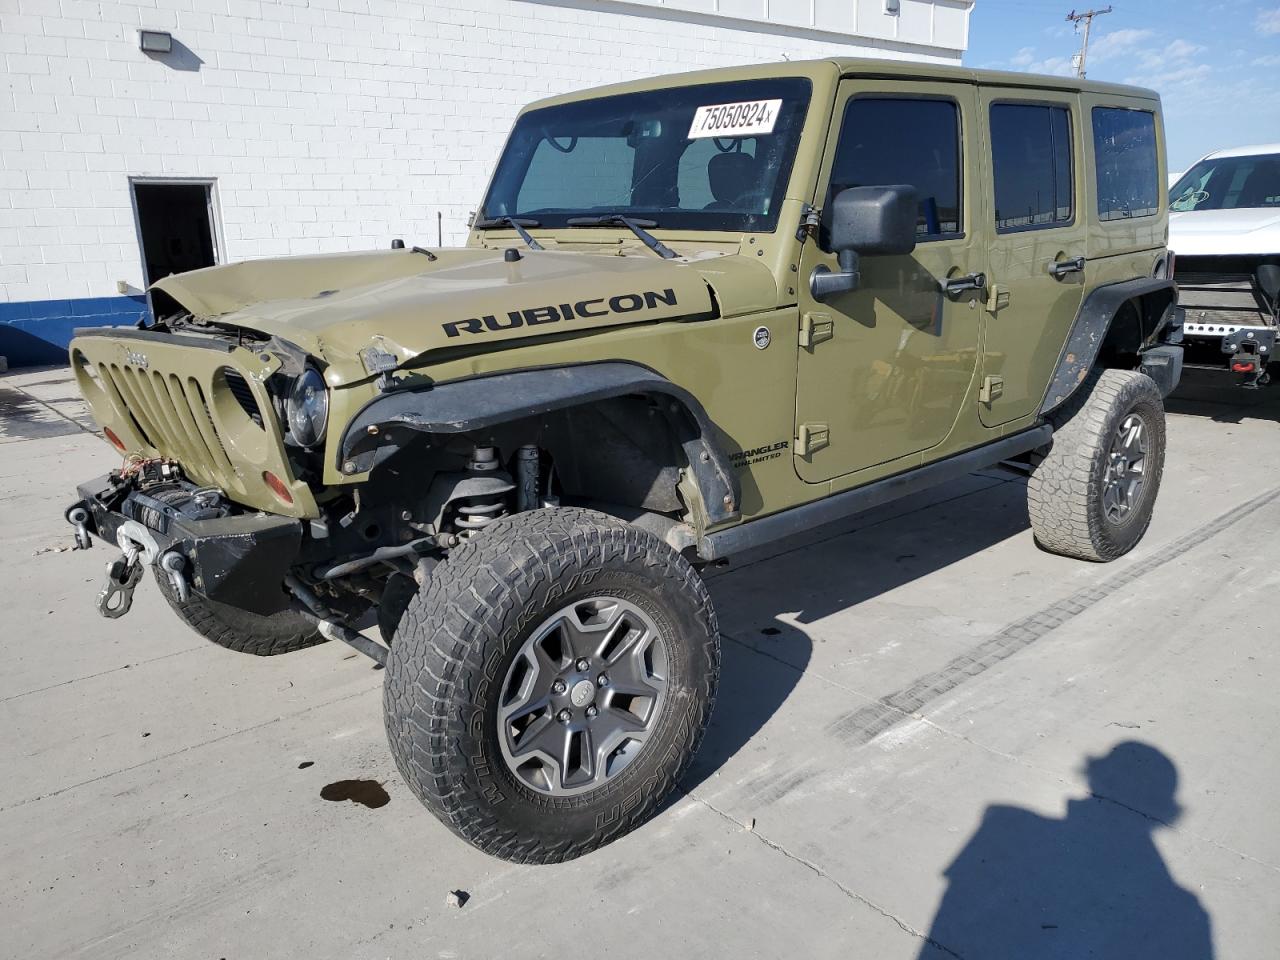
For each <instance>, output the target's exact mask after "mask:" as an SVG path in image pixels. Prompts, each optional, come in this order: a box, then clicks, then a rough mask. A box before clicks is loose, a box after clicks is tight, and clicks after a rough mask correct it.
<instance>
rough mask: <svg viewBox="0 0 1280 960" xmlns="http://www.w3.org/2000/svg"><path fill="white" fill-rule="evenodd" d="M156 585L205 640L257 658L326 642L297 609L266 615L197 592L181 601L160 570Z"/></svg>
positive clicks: (312, 621) (184, 619)
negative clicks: (220, 601) (232, 605)
mask: <svg viewBox="0 0 1280 960" xmlns="http://www.w3.org/2000/svg"><path fill="white" fill-rule="evenodd" d="M156 585H157V586H158V587H159V588H160V593H161V594H162V595H163V596H164V598H165V600H167V601H168V603H169V606H171V607H172V608H173V612H174V613H176V614H177V615H178V618H179V619H180V620H182V622H183V623H185V624H186V625H187V626H189V627H190V628H191V629H192V630H194V631H195V632H196V633H198V634H200V636H202V637H204V638H205V639H206V640H210V641H212V642H213V643H216V644H217V645H218V646H220V647H226V648H227V649H228V650H235V651H236V652H237V653H249V654H253V656H255V657H274V656H276V655H278V654H281V653H292V652H293V651H295V650H302V649H304V648H306V647H314V646H315V645H316V644H318V643H324V642H325V638H324V637H323V636H322V635H321V634H320V631H319V630H317V629H316V624H315V621H314V620H311V619H308V618H307V617H306V616H304V615H303V614H301V613H299V612H297V611H295V610H281V611H279V612H278V613H273V614H271V615H269V616H263V615H261V614H257V613H250V612H249V611H247V610H240V609H239V608H237V607H231V606H228V605H227V604H225V603H218V602H217V601H216V600H210V599H208V598H207V597H202V596H200V595H199V594H198V593H192V594H190V595H189V596H188V597H187V599H186V600H179V599H178V595H177V594H176V593H175V592H174V590H173V586H172V584H170V583H169V578H168V577H167V576H164V575H163V574H160V573H157V574H156Z"/></svg>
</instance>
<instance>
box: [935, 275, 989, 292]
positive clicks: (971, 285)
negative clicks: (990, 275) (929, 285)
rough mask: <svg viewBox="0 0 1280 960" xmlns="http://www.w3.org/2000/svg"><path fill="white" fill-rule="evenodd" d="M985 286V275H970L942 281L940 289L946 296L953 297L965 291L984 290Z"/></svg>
mask: <svg viewBox="0 0 1280 960" xmlns="http://www.w3.org/2000/svg"><path fill="white" fill-rule="evenodd" d="M986 286H987V275H986V274H985V273H970V274H966V275H965V276H963V277H953V278H951V279H950V280H946V281H944V282H943V284H942V289H943V290H945V291H946V293H947V296H949V297H955V296H958V295H960V294H962V293H964V292H965V291H966V290H984V289H986Z"/></svg>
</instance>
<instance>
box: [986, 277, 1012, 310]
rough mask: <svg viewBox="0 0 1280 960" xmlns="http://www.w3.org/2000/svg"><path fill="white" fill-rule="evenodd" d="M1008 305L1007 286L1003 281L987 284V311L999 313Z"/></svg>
mask: <svg viewBox="0 0 1280 960" xmlns="http://www.w3.org/2000/svg"><path fill="white" fill-rule="evenodd" d="M1008 305H1009V287H1008V286H1007V285H1006V284H1003V283H992V284H989V285H988V286H987V313H999V312H1000V311H1001V310H1003V309H1004V308H1005V307H1007V306H1008Z"/></svg>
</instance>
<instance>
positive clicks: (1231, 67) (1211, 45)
mask: <svg viewBox="0 0 1280 960" xmlns="http://www.w3.org/2000/svg"><path fill="white" fill-rule="evenodd" d="M1107 5H1108V4H1107V0H1102V2H1096V0H1095V2H1093V3H1090V2H1089V0H1085V2H1084V4H1083V5H1078V6H1076V7H1075V9H1076V10H1077V11H1084V10H1088V9H1089V8H1090V6H1092V7H1094V8H1095V9H1099V8H1103V7H1106V6H1107ZM1110 5H1111V7H1112V8H1113V11H1112V12H1111V13H1108V14H1106V15H1105V16H1100V17H1095V18H1094V20H1093V32H1092V34H1091V35H1090V37H1089V56H1088V60H1087V61H1086V69H1087V72H1088V77H1089V79H1090V80H1108V81H1112V82H1116V83H1134V84H1139V85H1141V86H1144V87H1151V88H1154V89H1155V90H1157V91H1159V92H1160V95H1161V99H1162V101H1163V103H1164V124H1165V136H1166V139H1167V143H1168V152H1169V171H1170V172H1171V173H1172V172H1175V171H1182V170H1185V169H1186V168H1187V167H1189V166H1191V165H1192V164H1193V163H1195V162H1196V161H1197V160H1198V159H1200V157H1202V156H1204V155H1205V154H1206V153H1209V152H1210V151H1211V150H1217V149H1221V148H1223V147H1238V146H1244V145H1246V144H1255V143H1275V142H1280V2H1277V0H1200V2H1196V0H1110ZM1071 9H1072V8H1071V0H976V2H975V4H974V8H973V14H972V17H971V20H970V29H969V50H968V52H967V53H966V54H965V57H964V63H965V66H969V67H977V68H983V69H992V70H1019V71H1026V72H1029V73H1049V74H1060V75H1072V74H1074V73H1075V65H1074V64H1073V62H1072V57H1073V55H1074V54H1075V53H1076V52H1077V51H1078V50H1079V49H1080V38H1081V34H1080V33H1077V32H1076V30H1075V29H1073V27H1072V25H1071V24H1070V23H1068V22H1067V20H1066V16H1067V14H1068V13H1069V12H1070V11H1071Z"/></svg>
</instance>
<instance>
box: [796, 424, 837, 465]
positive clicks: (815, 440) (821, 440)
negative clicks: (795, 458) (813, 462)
mask: <svg viewBox="0 0 1280 960" xmlns="http://www.w3.org/2000/svg"><path fill="white" fill-rule="evenodd" d="M798 432H799V436H797V437H796V453H798V454H800V456H802V457H807V456H809V454H811V453H813V452H814V451H815V450H821V449H822V448H823V447H825V446H827V444H829V443H830V442H831V429H830V428H829V427H828V426H827V424H825V423H802V424H800V430H799V431H798Z"/></svg>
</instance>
